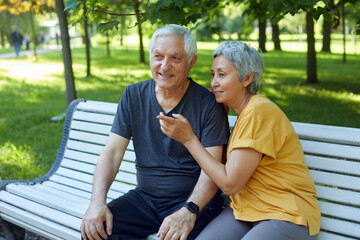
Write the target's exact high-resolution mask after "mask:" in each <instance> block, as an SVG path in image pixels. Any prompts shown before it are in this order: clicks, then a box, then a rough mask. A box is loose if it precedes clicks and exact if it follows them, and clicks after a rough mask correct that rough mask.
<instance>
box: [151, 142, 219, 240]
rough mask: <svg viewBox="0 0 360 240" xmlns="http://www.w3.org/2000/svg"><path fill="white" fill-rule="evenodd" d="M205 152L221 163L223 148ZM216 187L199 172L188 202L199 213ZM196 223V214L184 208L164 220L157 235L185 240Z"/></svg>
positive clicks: (162, 237) (213, 193) (214, 148)
mask: <svg viewBox="0 0 360 240" xmlns="http://www.w3.org/2000/svg"><path fill="white" fill-rule="evenodd" d="M206 150H207V151H208V152H209V153H210V154H211V155H212V156H213V157H214V158H215V159H216V160H218V161H219V162H221V161H222V153H223V146H214V147H209V148H206ZM217 190H218V187H217V186H216V185H215V184H214V182H213V181H212V180H211V179H210V178H209V177H208V176H207V175H206V174H205V173H204V171H201V174H200V177H199V179H198V182H197V183H196V185H195V187H194V190H193V192H192V194H191V195H190V197H189V199H188V201H191V202H194V203H195V204H197V205H198V206H199V208H200V211H201V210H202V209H204V208H205V206H206V205H207V204H208V203H209V202H210V200H211V199H212V198H213V197H214V195H215V193H216V192H217ZM195 221H196V214H194V213H191V212H190V211H189V210H188V209H186V208H185V207H183V208H181V209H180V210H178V211H176V212H174V213H173V214H171V215H169V216H168V217H166V218H165V219H164V222H163V223H162V224H161V226H160V229H159V232H158V234H157V236H158V238H159V239H160V240H163V239H164V240H169V239H180V240H185V239H187V237H188V235H189V233H190V232H191V231H192V230H193V228H194V225H195Z"/></svg>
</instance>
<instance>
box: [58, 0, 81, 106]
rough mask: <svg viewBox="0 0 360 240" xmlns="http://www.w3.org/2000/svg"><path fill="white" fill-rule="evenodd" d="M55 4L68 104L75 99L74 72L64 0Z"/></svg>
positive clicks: (59, 0)
mask: <svg viewBox="0 0 360 240" xmlns="http://www.w3.org/2000/svg"><path fill="white" fill-rule="evenodd" d="M55 4H56V13H57V15H58V18H59V24H60V32H61V44H62V56H63V62H64V69H65V82H66V102H67V104H68V105H69V104H70V103H71V102H72V101H73V100H75V99H76V90H75V80H74V72H73V69H72V58H71V49H70V37H69V29H68V24H67V19H66V13H65V12H64V1H63V0H55Z"/></svg>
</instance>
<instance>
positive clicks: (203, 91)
mask: <svg viewBox="0 0 360 240" xmlns="http://www.w3.org/2000/svg"><path fill="white" fill-rule="evenodd" d="M192 82H193V83H192V88H193V91H195V92H196V94H197V96H201V97H202V98H210V99H215V96H214V94H212V93H211V92H210V91H209V89H207V88H205V87H204V86H202V85H200V84H199V83H197V82H195V81H194V80H192Z"/></svg>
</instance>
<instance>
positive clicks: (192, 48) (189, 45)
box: [149, 24, 197, 66]
mask: <svg viewBox="0 0 360 240" xmlns="http://www.w3.org/2000/svg"><path fill="white" fill-rule="evenodd" d="M177 35H180V36H183V37H184V49H185V52H186V54H187V58H188V66H190V63H191V61H192V59H193V58H194V56H196V53H197V45H196V40H195V37H194V36H193V35H192V33H191V32H190V31H189V30H188V29H187V28H184V27H182V26H179V25H176V24H169V25H165V26H164V27H161V28H159V29H157V30H156V31H155V32H154V34H153V35H152V37H151V40H150V44H149V59H150V65H151V58H152V51H153V50H154V49H153V48H154V46H155V41H156V39H157V37H163V36H171V37H172V36H177Z"/></svg>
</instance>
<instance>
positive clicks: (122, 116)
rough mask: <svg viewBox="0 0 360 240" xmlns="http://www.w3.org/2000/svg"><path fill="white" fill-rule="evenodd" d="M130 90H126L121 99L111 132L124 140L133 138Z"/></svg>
mask: <svg viewBox="0 0 360 240" xmlns="http://www.w3.org/2000/svg"><path fill="white" fill-rule="evenodd" d="M129 97H130V96H129V89H128V88H126V89H125V91H124V93H123V95H122V96H121V98H120V101H119V104H118V106H117V111H116V115H115V118H114V122H113V125H112V127H111V132H112V133H115V134H117V135H120V136H122V137H124V138H127V139H130V138H131V136H132V131H131V112H130V110H131V106H130V100H129Z"/></svg>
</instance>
